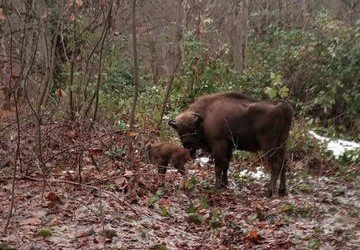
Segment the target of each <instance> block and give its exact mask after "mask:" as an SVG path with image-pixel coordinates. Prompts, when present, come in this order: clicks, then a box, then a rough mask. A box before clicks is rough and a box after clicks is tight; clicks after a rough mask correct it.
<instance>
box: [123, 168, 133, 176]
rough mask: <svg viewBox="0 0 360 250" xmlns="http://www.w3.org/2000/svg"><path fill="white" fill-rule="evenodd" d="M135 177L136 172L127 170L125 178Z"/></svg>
mask: <svg viewBox="0 0 360 250" xmlns="http://www.w3.org/2000/svg"><path fill="white" fill-rule="evenodd" d="M133 175H134V172H133V171H130V170H126V171H125V173H124V176H125V177H131V176H133Z"/></svg>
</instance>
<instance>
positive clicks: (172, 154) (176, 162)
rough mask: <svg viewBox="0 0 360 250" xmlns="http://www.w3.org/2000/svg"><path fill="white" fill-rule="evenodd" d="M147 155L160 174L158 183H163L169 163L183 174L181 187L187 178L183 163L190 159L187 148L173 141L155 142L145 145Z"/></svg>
mask: <svg viewBox="0 0 360 250" xmlns="http://www.w3.org/2000/svg"><path fill="white" fill-rule="evenodd" d="M147 150H148V157H149V160H150V162H151V163H152V164H155V165H158V173H159V174H160V175H161V181H160V185H161V186H164V184H165V173H166V170H167V166H168V165H169V164H170V165H172V166H173V167H174V168H176V169H177V170H178V171H179V173H180V174H181V175H182V176H183V180H182V182H181V185H180V187H181V188H183V187H184V185H185V180H186V179H187V171H186V169H185V163H186V162H187V161H188V160H190V153H189V150H187V149H184V148H182V147H180V146H178V145H176V144H174V143H170V142H157V143H153V144H150V145H148V146H147Z"/></svg>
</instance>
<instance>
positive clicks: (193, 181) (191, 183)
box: [186, 176, 199, 191]
mask: <svg viewBox="0 0 360 250" xmlns="http://www.w3.org/2000/svg"><path fill="white" fill-rule="evenodd" d="M198 182H199V181H198V180H197V179H196V178H195V177H193V176H192V177H191V178H190V180H189V181H188V182H187V183H186V189H188V190H190V191H193V190H194V189H195V186H196V184H198Z"/></svg>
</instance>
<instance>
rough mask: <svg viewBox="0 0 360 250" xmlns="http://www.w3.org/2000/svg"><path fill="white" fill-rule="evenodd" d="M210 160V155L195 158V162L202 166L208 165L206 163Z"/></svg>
mask: <svg viewBox="0 0 360 250" xmlns="http://www.w3.org/2000/svg"><path fill="white" fill-rule="evenodd" d="M209 161H210V159H209V158H208V157H199V158H196V159H195V163H199V164H200V166H204V165H206V163H208V162H209Z"/></svg>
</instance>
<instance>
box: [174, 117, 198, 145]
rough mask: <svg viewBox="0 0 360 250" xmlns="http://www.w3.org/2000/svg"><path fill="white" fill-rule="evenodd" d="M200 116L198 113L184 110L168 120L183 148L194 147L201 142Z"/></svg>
mask: <svg viewBox="0 0 360 250" xmlns="http://www.w3.org/2000/svg"><path fill="white" fill-rule="evenodd" d="M202 121H203V119H202V117H201V116H200V115H199V114H198V113H194V112H190V111H185V112H183V113H181V114H180V115H178V116H177V117H175V118H174V119H172V120H170V121H169V123H168V124H169V126H171V127H172V128H174V129H175V131H176V132H177V133H178V135H179V137H180V140H181V143H182V144H183V146H184V148H187V149H195V148H197V147H199V146H200V145H201V144H202V141H201V129H202V128H201V125H202Z"/></svg>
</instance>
